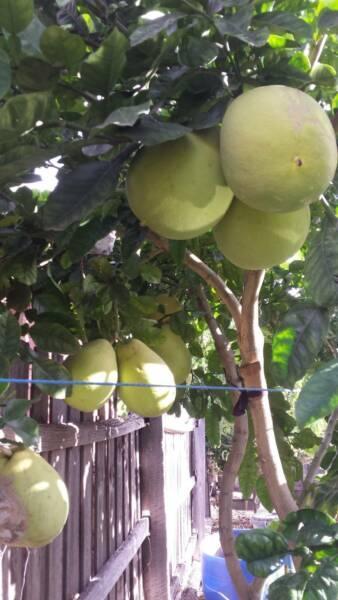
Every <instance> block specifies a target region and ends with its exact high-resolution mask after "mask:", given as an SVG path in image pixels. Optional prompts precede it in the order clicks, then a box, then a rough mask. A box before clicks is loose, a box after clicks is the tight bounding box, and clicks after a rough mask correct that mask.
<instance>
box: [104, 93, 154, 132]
mask: <svg viewBox="0 0 338 600" xmlns="http://www.w3.org/2000/svg"><path fill="white" fill-rule="evenodd" d="M150 106H151V102H150V100H147V102H143V103H142V104H136V105H135V106H122V107H121V108H117V109H116V110H114V111H113V112H112V113H110V115H108V117H107V118H106V119H105V120H104V121H103V123H101V125H97V126H96V129H104V128H105V127H109V126H110V125H118V126H119V127H132V126H133V125H135V123H136V121H138V119H139V117H140V116H141V115H144V114H148V113H149V109H150Z"/></svg>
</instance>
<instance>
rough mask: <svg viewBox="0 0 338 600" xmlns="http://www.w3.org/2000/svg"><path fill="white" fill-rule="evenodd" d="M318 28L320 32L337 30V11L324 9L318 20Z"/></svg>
mask: <svg viewBox="0 0 338 600" xmlns="http://www.w3.org/2000/svg"><path fill="white" fill-rule="evenodd" d="M318 27H319V29H320V31H324V32H326V31H331V30H332V29H333V30H337V29H338V10H330V9H328V8H324V10H322V11H321V13H320V15H319V18H318Z"/></svg>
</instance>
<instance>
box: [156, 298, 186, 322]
mask: <svg viewBox="0 0 338 600" xmlns="http://www.w3.org/2000/svg"><path fill="white" fill-rule="evenodd" d="M154 301H155V302H156V303H157V305H158V310H157V311H156V312H155V313H153V314H152V315H150V317H149V318H150V319H154V320H155V321H162V322H165V321H168V318H166V317H170V316H171V315H174V314H176V313H178V312H180V311H181V310H182V305H181V304H180V303H179V301H178V300H177V298H175V296H169V295H168V294H159V295H158V296H156V297H155V298H154Z"/></svg>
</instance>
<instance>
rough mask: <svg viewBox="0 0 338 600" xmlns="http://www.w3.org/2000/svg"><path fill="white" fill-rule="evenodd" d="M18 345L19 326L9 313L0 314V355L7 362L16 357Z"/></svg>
mask: <svg viewBox="0 0 338 600" xmlns="http://www.w3.org/2000/svg"><path fill="white" fill-rule="evenodd" d="M19 345H20V326H19V324H18V322H17V320H16V318H15V317H14V316H13V315H12V314H11V313H10V312H4V313H2V314H0V354H3V355H4V356H6V358H7V359H8V360H12V359H13V358H15V357H16V355H17V353H18V351H19Z"/></svg>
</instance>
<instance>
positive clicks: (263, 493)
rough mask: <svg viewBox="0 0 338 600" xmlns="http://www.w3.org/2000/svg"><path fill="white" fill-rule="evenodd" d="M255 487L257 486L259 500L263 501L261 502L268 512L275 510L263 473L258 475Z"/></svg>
mask: <svg viewBox="0 0 338 600" xmlns="http://www.w3.org/2000/svg"><path fill="white" fill-rule="evenodd" d="M255 488H256V492H257V496H258V498H259V500H260V501H261V503H262V504H263V506H264V508H266V510H267V511H268V512H271V511H272V510H273V504H272V502H271V498H270V494H269V490H268V488H267V485H266V483H265V479H264V477H263V476H262V475H260V476H259V477H258V479H257V481H256V484H255Z"/></svg>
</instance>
